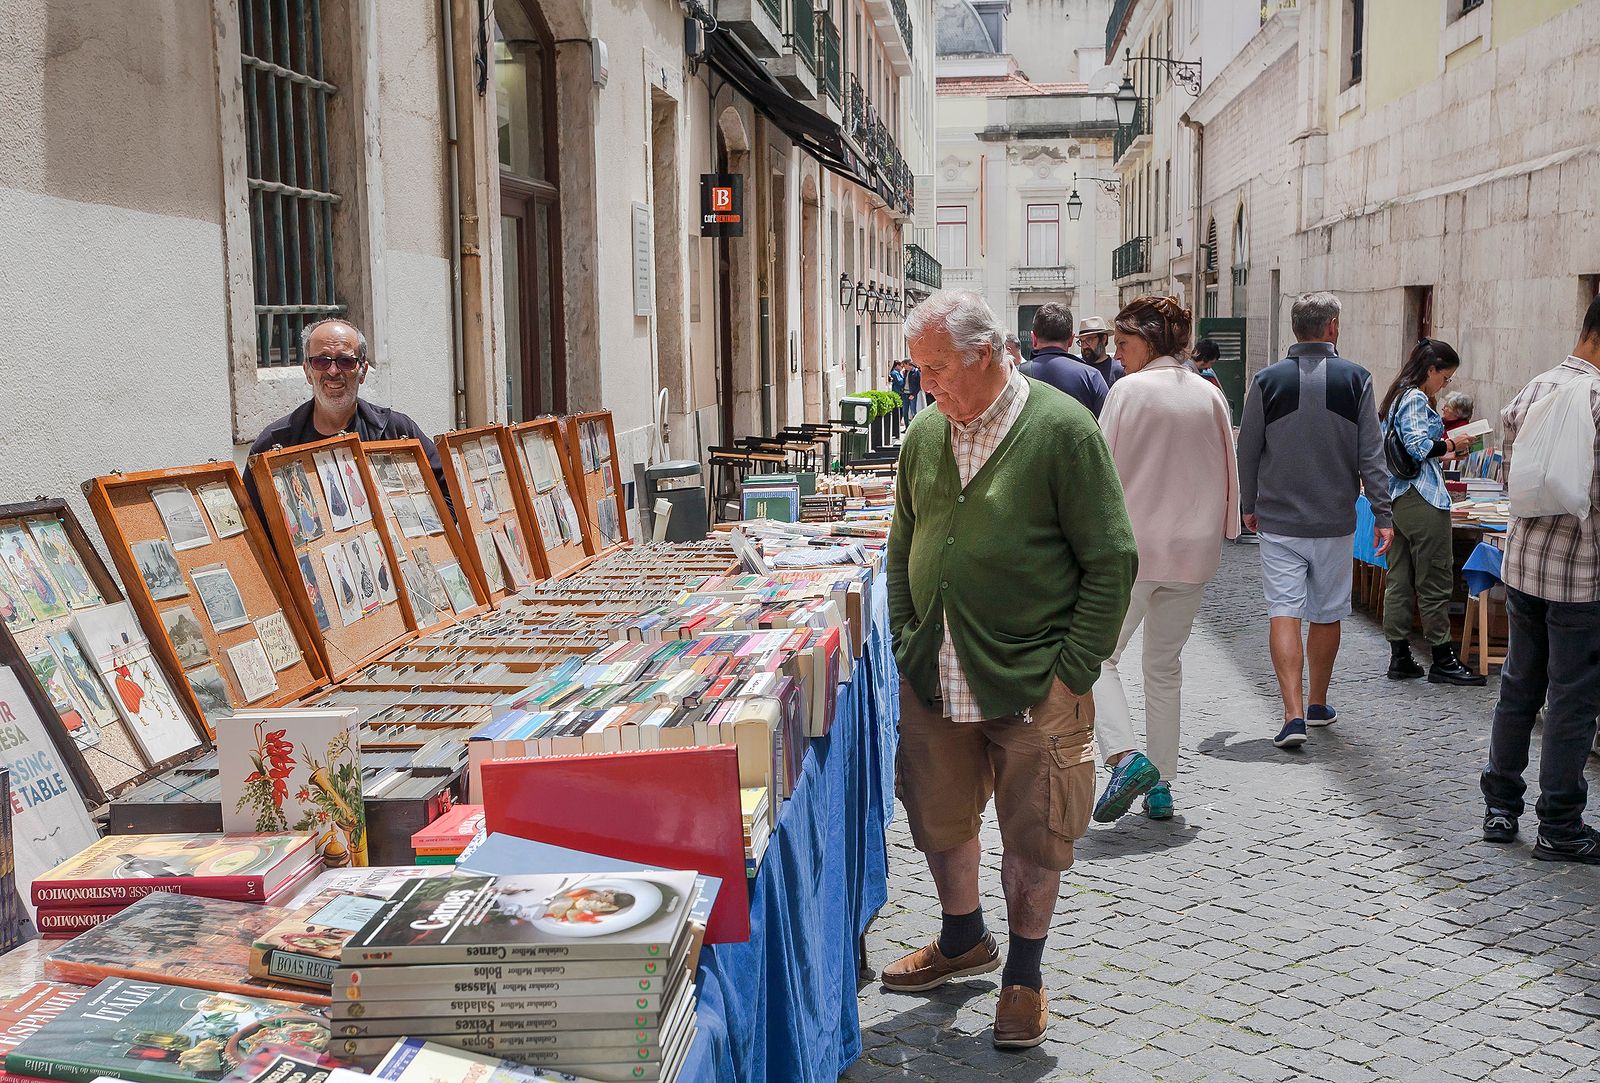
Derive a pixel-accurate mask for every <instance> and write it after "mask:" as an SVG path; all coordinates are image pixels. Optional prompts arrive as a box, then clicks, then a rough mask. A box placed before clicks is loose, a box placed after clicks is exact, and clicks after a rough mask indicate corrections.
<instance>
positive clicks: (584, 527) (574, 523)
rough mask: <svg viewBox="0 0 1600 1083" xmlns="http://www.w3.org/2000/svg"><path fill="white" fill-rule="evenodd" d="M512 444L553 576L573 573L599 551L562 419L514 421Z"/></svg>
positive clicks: (536, 535)
mask: <svg viewBox="0 0 1600 1083" xmlns="http://www.w3.org/2000/svg"><path fill="white" fill-rule="evenodd" d="M511 445H512V448H513V450H514V451H515V453H516V459H517V466H518V470H519V475H520V477H521V479H522V486H523V489H524V492H525V495H526V497H527V500H528V505H529V508H530V509H531V511H532V512H533V528H534V530H533V538H534V542H535V544H536V545H538V546H540V547H542V548H543V550H544V554H545V567H547V568H548V569H549V571H550V575H552V576H559V575H565V574H569V573H571V572H572V571H573V570H574V569H577V568H579V567H581V566H582V565H583V564H584V563H585V562H586V561H587V560H588V559H589V558H590V557H592V556H594V553H595V549H594V538H593V537H592V536H591V534H590V532H589V526H588V519H587V518H586V517H585V515H584V512H583V506H584V500H585V498H584V495H583V488H582V486H581V485H579V484H578V483H577V474H576V472H575V471H574V470H573V469H572V467H571V463H570V459H571V455H570V454H569V451H568V447H567V441H566V437H565V435H564V434H563V433H562V431H561V423H560V422H559V421H558V420H557V419H556V418H554V417H541V418H538V419H537V420H534V421H524V422H522V423H521V424H517V425H512V426H511Z"/></svg>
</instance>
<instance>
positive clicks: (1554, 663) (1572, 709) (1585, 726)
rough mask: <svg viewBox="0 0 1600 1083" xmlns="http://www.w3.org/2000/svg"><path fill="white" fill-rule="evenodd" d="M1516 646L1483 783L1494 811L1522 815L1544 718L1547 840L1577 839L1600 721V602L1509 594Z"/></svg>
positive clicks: (1542, 791)
mask: <svg viewBox="0 0 1600 1083" xmlns="http://www.w3.org/2000/svg"><path fill="white" fill-rule="evenodd" d="M1506 613H1507V615H1508V617H1509V619H1510V624H1511V642H1510V645H1509V646H1508V647H1507V648H1506V662H1505V667H1504V668H1503V669H1502V670H1501V672H1500V702H1499V703H1498V704H1496V705H1495V709H1494V731H1493V733H1492V734H1491V735H1490V737H1489V765H1488V766H1487V767H1485V768H1484V769H1483V777H1482V779H1481V780H1480V781H1481V784H1482V786H1483V796H1484V799H1485V801H1487V803H1488V804H1489V806H1490V807H1491V808H1497V809H1503V810H1505V811H1506V812H1509V813H1510V814H1511V815H1513V816H1520V815H1522V808H1523V805H1522V794H1523V791H1524V790H1526V789H1527V785H1526V784H1525V783H1524V782H1523V781H1522V772H1523V770H1524V769H1526V768H1527V766H1528V745H1529V742H1530V741H1531V739H1532V736H1533V719H1534V716H1535V715H1536V714H1538V712H1539V708H1540V707H1544V708H1545V712H1544V741H1543V743H1542V745H1541V746H1540V749H1539V803H1538V805H1537V806H1536V807H1535V811H1536V812H1537V813H1538V815H1539V824H1540V828H1541V830H1543V832H1544V834H1545V835H1546V837H1549V838H1570V837H1571V836H1573V835H1574V834H1576V833H1577V831H1578V829H1579V827H1580V825H1581V823H1582V816H1583V809H1584V805H1585V803H1586V802H1587V801H1588V798H1589V787H1588V785H1587V784H1586V783H1585V782H1584V778H1583V768H1584V764H1585V762H1586V760H1587V759H1588V756H1589V748H1590V746H1591V745H1592V744H1593V743H1594V729H1595V716H1596V715H1600V602H1547V601H1545V600H1544V599H1542V598H1535V597H1533V596H1532V595H1530V594H1523V593H1522V592H1521V591H1519V590H1515V589H1513V588H1511V587H1507V588H1506Z"/></svg>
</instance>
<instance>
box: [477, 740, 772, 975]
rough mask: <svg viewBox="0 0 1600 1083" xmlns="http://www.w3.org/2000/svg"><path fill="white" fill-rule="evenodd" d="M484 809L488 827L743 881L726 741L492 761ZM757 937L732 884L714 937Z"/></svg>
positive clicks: (734, 769)
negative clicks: (708, 745)
mask: <svg viewBox="0 0 1600 1083" xmlns="http://www.w3.org/2000/svg"><path fill="white" fill-rule="evenodd" d="M483 813H484V827H485V829H486V830H488V831H490V832H495V831H498V832H499V833H501V834H503V835H515V836H516V837H517V838H523V839H532V840H533V841H535V842H547V843H551V844H552V845H555V846H565V847H567V848H569V849H573V850H582V851H584V852H586V853H591V854H604V855H605V856H607V857H614V858H618V859H620V860H622V861H638V862H642V863H644V864H649V865H658V866H660V867H662V868H667V869H693V870H694V871H695V872H698V873H700V874H701V875H703V876H716V877H720V878H721V879H722V882H723V884H724V885H734V884H742V883H745V857H744V817H743V815H742V813H741V811H740V802H739V753H738V752H737V751H735V750H734V749H733V748H731V747H729V746H726V745H723V746H719V747H716V748H670V749H656V750H650V751H643V752H622V753H612V754H607V755H600V756H552V757H547V758H545V759H536V760H491V761H489V762H488V763H485V764H484V765H483ZM749 938H750V899H749V895H748V893H747V892H744V891H734V890H731V887H725V888H724V890H723V891H722V893H721V894H719V895H718V896H717V902H716V906H715V907H714V908H713V909H712V911H711V920H710V922H709V923H708V924H707V926H706V941H707V942H708V943H712V944H722V943H738V942H742V941H745V940H748V939H749Z"/></svg>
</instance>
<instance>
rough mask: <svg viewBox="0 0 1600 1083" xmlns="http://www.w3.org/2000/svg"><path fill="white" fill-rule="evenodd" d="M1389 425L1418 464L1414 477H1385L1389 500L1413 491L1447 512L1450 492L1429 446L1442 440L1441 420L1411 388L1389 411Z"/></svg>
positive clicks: (1418, 393) (1417, 391)
mask: <svg viewBox="0 0 1600 1083" xmlns="http://www.w3.org/2000/svg"><path fill="white" fill-rule="evenodd" d="M1389 424H1390V425H1392V426H1394V428H1395V431H1397V432H1398V433H1399V434H1400V441H1401V443H1403V444H1405V446H1406V450H1407V451H1409V452H1411V457H1412V458H1413V459H1416V460H1417V461H1418V462H1420V463H1421V464H1422V472H1421V473H1420V474H1418V475H1417V476H1416V477H1414V478H1397V477H1395V476H1394V475H1393V474H1390V475H1389V497H1390V499H1392V500H1399V499H1400V494H1402V493H1404V492H1405V491H1406V490H1407V489H1415V490H1416V491H1417V493H1418V495H1420V496H1421V497H1422V499H1424V500H1426V501H1427V502H1428V503H1429V504H1432V505H1433V506H1434V507H1436V508H1439V509H1441V510H1443V511H1449V510H1450V493H1449V490H1447V489H1446V488H1445V487H1444V471H1443V470H1441V469H1440V468H1439V460H1438V459H1437V458H1433V457H1432V456H1433V445H1434V444H1435V443H1437V442H1438V441H1439V440H1441V439H1443V438H1444V418H1442V417H1440V416H1439V414H1438V412H1437V411H1436V410H1434V408H1433V407H1432V406H1429V405H1428V396H1426V395H1424V394H1423V393H1422V392H1421V391H1419V390H1417V389H1416V388H1412V389H1411V390H1410V391H1407V392H1406V393H1405V394H1404V395H1401V396H1400V398H1399V400H1398V401H1396V402H1395V404H1394V405H1393V406H1391V407H1390V408H1389Z"/></svg>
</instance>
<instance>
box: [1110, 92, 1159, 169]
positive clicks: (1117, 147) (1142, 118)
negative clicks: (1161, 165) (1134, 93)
mask: <svg viewBox="0 0 1600 1083" xmlns="http://www.w3.org/2000/svg"><path fill="white" fill-rule="evenodd" d="M1149 134H1150V108H1149V106H1148V105H1147V104H1146V103H1145V100H1144V99H1143V98H1140V99H1139V100H1138V101H1137V102H1135V103H1134V106H1133V121H1132V123H1129V124H1119V125H1117V134H1116V136H1115V137H1114V138H1113V139H1112V141H1111V160H1112V161H1113V162H1115V161H1116V160H1117V159H1119V158H1121V157H1122V156H1123V155H1124V154H1126V153H1128V148H1129V147H1131V146H1133V142H1134V140H1136V139H1138V138H1139V137H1140V136H1141V135H1149Z"/></svg>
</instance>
